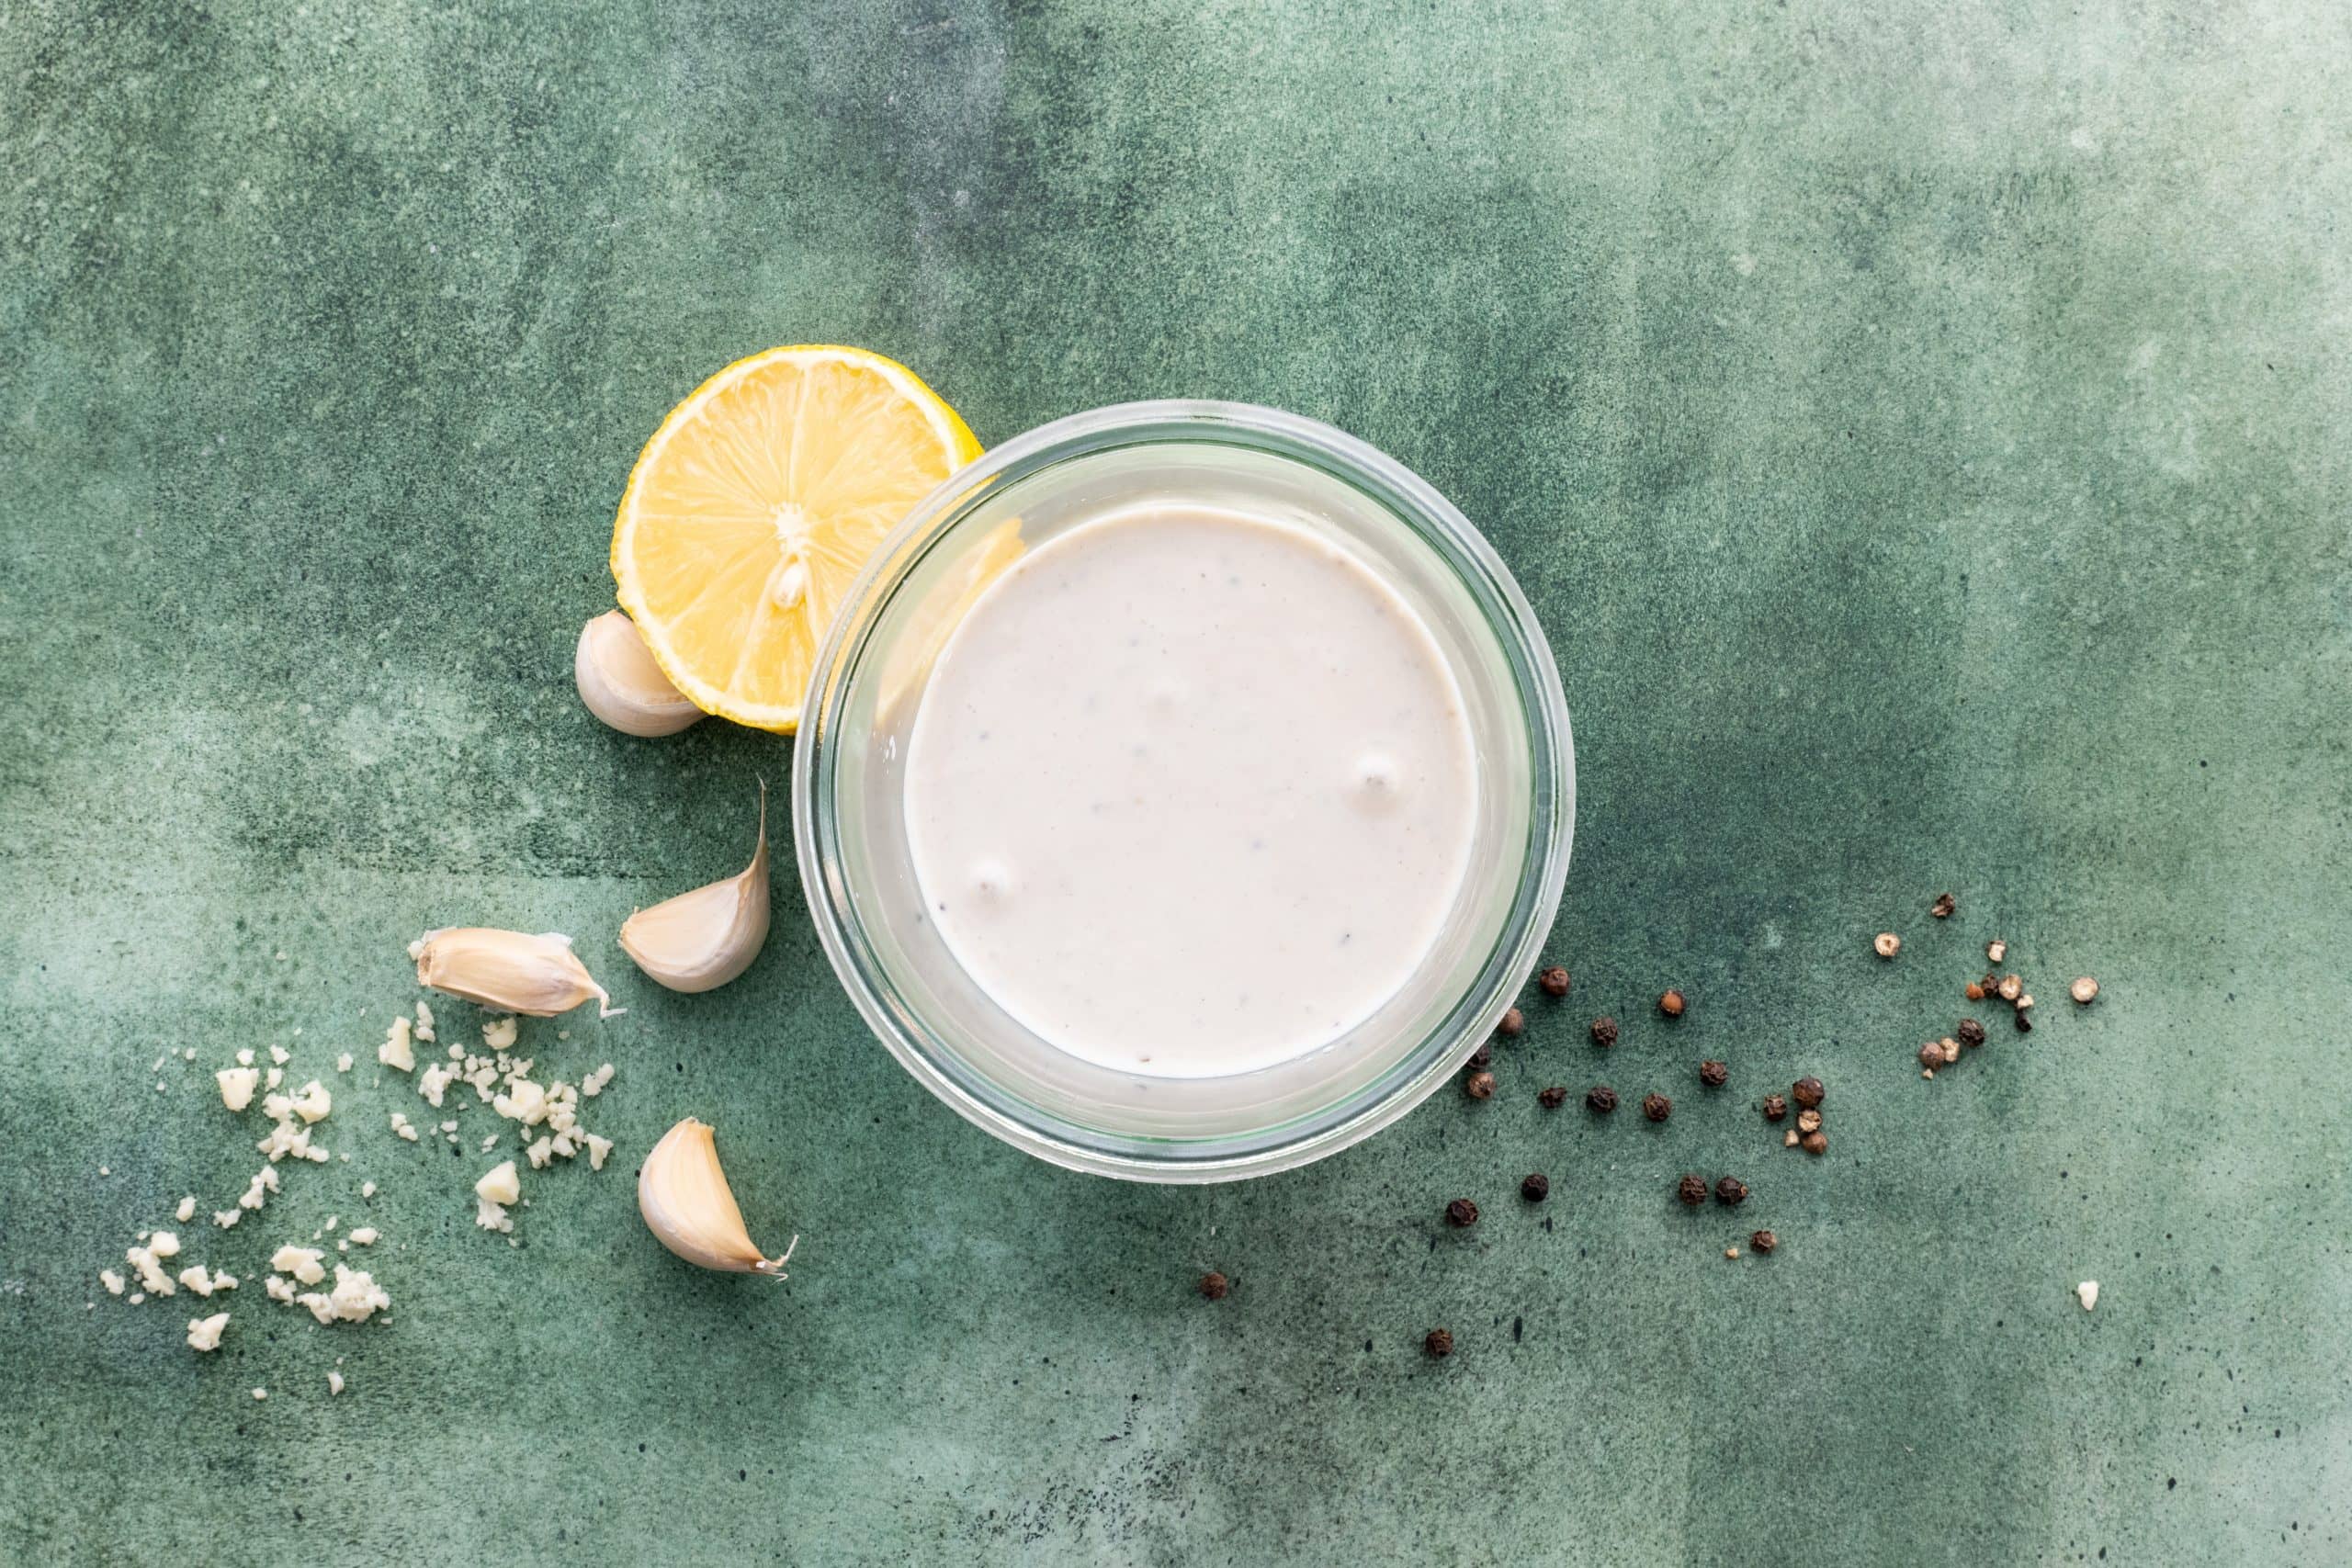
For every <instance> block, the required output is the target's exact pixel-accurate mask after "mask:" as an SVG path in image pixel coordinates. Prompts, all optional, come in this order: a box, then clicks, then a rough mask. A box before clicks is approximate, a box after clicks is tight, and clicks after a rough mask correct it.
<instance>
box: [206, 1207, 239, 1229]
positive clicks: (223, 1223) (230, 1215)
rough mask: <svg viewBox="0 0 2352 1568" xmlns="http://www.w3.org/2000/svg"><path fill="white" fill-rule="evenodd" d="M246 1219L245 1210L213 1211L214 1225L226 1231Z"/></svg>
mask: <svg viewBox="0 0 2352 1568" xmlns="http://www.w3.org/2000/svg"><path fill="white" fill-rule="evenodd" d="M244 1217H245V1212H244V1211H243V1209H215V1210H213V1211H212V1223H213V1224H216V1225H219V1226H220V1228H221V1229H222V1230H224V1231H225V1230H227V1229H228V1228H229V1227H230V1226H232V1225H233V1224H236V1223H237V1222H238V1221H239V1220H242V1219H243V1218H244Z"/></svg>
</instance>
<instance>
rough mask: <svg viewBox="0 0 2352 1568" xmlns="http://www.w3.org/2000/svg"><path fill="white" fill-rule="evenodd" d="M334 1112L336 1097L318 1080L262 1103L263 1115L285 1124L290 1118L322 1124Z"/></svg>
mask: <svg viewBox="0 0 2352 1568" xmlns="http://www.w3.org/2000/svg"><path fill="white" fill-rule="evenodd" d="M331 1111H334V1096H333V1095H331V1094H329V1093H328V1092H327V1091H326V1088H325V1086H324V1085H322V1084H321V1083H320V1082H319V1080H318V1079H316V1078H312V1079H311V1081H310V1082H309V1083H306V1084H304V1085H303V1086H302V1087H301V1088H300V1089H297V1090H295V1091H294V1092H293V1093H292V1094H273V1095H268V1096H266V1097H265V1098H264V1099H263V1100H262V1102H261V1113H262V1114H263V1115H265V1116H266V1117H268V1118H269V1119H270V1120H271V1121H273V1122H283V1121H285V1120H286V1119H287V1118H288V1117H289V1116H300V1118H301V1119H302V1120H303V1121H305V1122H322V1121H324V1120H325V1119H326V1117H327V1115H328V1113H329V1112H331Z"/></svg>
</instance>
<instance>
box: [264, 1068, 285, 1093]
mask: <svg viewBox="0 0 2352 1568" xmlns="http://www.w3.org/2000/svg"><path fill="white" fill-rule="evenodd" d="M285 1081H286V1069H285V1068H284V1067H272V1068H270V1069H269V1071H267V1072H266V1073H264V1074H263V1075H262V1077H261V1087H262V1088H264V1089H276V1088H277V1086H278V1085H279V1084H282V1083H284V1082H285Z"/></svg>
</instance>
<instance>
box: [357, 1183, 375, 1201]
mask: <svg viewBox="0 0 2352 1568" xmlns="http://www.w3.org/2000/svg"><path fill="white" fill-rule="evenodd" d="M359 1195H360V1196H361V1197H362V1198H373V1197H374V1196H375V1195H376V1184H375V1183H374V1182H372V1181H363V1182H361V1183H360V1184H359Z"/></svg>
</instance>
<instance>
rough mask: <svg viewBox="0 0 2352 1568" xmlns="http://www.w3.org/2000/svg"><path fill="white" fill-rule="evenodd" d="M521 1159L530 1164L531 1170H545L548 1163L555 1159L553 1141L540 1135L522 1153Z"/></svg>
mask: <svg viewBox="0 0 2352 1568" xmlns="http://www.w3.org/2000/svg"><path fill="white" fill-rule="evenodd" d="M523 1157H524V1158H526V1159H527V1160H529V1161H530V1162H531V1168H532V1169H533V1170H544V1169H546V1168H547V1163H548V1160H550V1159H552V1158H554V1157H555V1140H554V1139H553V1138H550V1137H548V1136H547V1135H545V1134H541V1135H540V1136H539V1137H537V1138H536V1139H534V1140H533V1141H532V1143H531V1146H530V1147H528V1148H526V1149H525V1150H524V1151H523Z"/></svg>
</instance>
